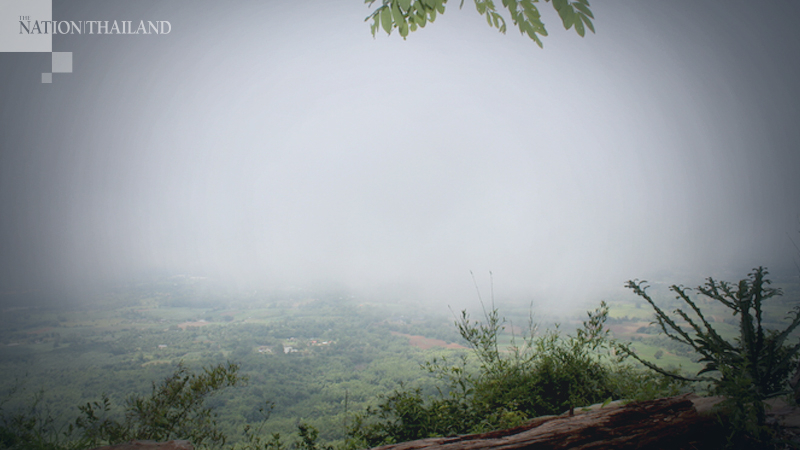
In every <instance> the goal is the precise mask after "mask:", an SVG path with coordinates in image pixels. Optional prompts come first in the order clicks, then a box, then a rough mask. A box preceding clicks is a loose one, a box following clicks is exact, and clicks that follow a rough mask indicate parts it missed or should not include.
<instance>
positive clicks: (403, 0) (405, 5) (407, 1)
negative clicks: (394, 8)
mask: <svg viewBox="0 0 800 450" xmlns="http://www.w3.org/2000/svg"><path fill="white" fill-rule="evenodd" d="M397 4H398V6H400V9H402V10H403V11H405V12H408V10H410V9H411V0H397Z"/></svg>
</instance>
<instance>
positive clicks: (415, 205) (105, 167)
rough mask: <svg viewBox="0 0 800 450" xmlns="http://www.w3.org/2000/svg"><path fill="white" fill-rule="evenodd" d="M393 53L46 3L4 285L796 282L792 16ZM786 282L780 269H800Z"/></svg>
mask: <svg viewBox="0 0 800 450" xmlns="http://www.w3.org/2000/svg"><path fill="white" fill-rule="evenodd" d="M451 3H453V4H452V5H449V6H448V10H447V12H446V14H445V15H444V16H441V17H439V18H437V20H436V22H435V23H434V24H431V25H429V26H428V27H426V28H425V29H422V30H420V31H417V32H415V33H411V34H410V36H409V37H408V39H406V40H403V39H402V38H400V36H398V35H397V34H396V33H393V34H392V36H388V37H387V36H385V35H378V36H377V37H376V38H375V39H373V38H372V36H371V35H370V32H369V25H368V24H366V23H364V21H363V19H364V18H365V17H366V16H367V15H368V14H369V13H370V11H371V10H370V9H368V8H367V7H366V6H365V5H364V4H363V2H361V1H359V0H335V1H334V0H325V1H316V0H312V1H306V2H295V1H272V0H261V1H247V0H233V1H226V2H221V1H208V0H203V1H194V0H193V1H189V0H138V1H136V2H126V1H109V0H102V1H100V0H72V1H69V2H61V1H59V2H53V17H54V18H55V19H57V20H134V21H138V20H167V21H169V22H170V23H171V26H172V30H171V32H170V34H168V35H151V36H129V35H128V36H126V35H119V36H118V35H58V36H55V37H54V38H53V49H54V51H71V52H73V73H71V74H55V75H54V77H53V83H52V84H42V83H41V82H40V81H41V78H40V73H41V72H47V71H49V64H50V61H49V57H48V55H46V54H34V53H30V54H13V53H4V54H0V80H1V84H0V86H2V87H0V150H1V151H2V153H0V208H2V209H1V211H2V216H0V291H1V292H3V293H4V295H10V293H14V292H25V291H41V292H47V293H48V294H47V295H52V296H56V297H57V296H62V297H64V298H78V297H80V293H81V292H85V291H86V290H87V289H90V288H92V287H97V286H109V285H114V284H115V283H125V282H129V281H130V280H137V279H146V278H147V277H155V276H171V275H176V274H191V275H196V276H204V277H208V278H210V279H214V280H218V281H219V282H220V283H226V284H230V285H231V286H235V287H237V288H247V289H250V288H259V289H272V288H285V287H287V286H301V287H302V286H336V287H337V288H344V289H347V290H349V291H352V292H354V293H359V292H363V293H369V294H370V295H372V296H375V297H379V296H380V295H382V294H385V295H386V297H387V298H395V297H397V296H401V297H408V298H415V299H424V300H425V301H430V302H433V304H436V302H439V303H441V304H442V305H446V304H454V305H458V304H460V302H464V301H467V300H465V299H468V300H472V299H473V298H474V296H475V294H474V287H473V284H472V280H471V278H470V270H472V271H473V272H474V273H475V274H476V277H477V278H478V279H479V283H480V284H482V285H483V286H486V285H487V283H488V272H489V271H492V272H493V274H494V284H495V289H496V292H498V295H500V296H504V297H507V298H514V299H520V300H525V301H528V300H534V301H536V302H540V303H543V304H550V305H556V304H557V305H570V304H576V303H579V302H582V301H585V300H599V299H600V298H603V297H604V296H607V295H613V293H616V292H620V291H621V287H622V285H623V284H624V282H625V281H626V280H628V279H631V278H646V279H651V280H662V279H664V280H666V281H669V282H677V283H688V284H692V283H696V282H697V281H698V280H699V279H702V277H705V276H709V275H714V276H723V277H727V278H729V279H733V278H734V277H736V279H738V278H743V277H744V276H745V275H746V274H747V272H748V271H749V269H751V268H752V267H754V266H757V265H765V266H768V267H769V268H770V269H772V270H773V272H774V273H788V274H792V273H794V274H796V270H795V269H794V265H793V258H796V257H797V252H796V250H795V249H794V247H793V246H792V243H791V240H790V238H794V239H795V241H800V239H798V238H800V234H798V226H800V222H798V217H799V215H800V177H798V176H797V173H796V172H797V170H798V168H800V151H798V142H800V127H798V118H800V110H799V109H798V100H800V81H798V77H797V74H798V73H799V72H798V58H797V55H800V37H799V36H798V34H797V33H796V26H795V24H794V21H795V20H796V19H795V18H796V17H797V15H798V13H800V5H798V4H797V3H796V2H786V1H774V2H756V1H748V2H743V1H731V2H726V4H725V6H724V8H720V5H719V2H712V1H697V0H693V1H688V0H681V1H670V2H664V1H654V0H653V1H635V2H632V1H613V0H603V1H602V2H599V1H598V2H593V10H594V12H595V16H596V21H595V25H596V29H597V33H596V34H595V35H591V34H590V35H588V36H587V37H586V38H583V39H581V38H580V37H578V36H577V35H575V33H574V32H573V31H569V32H567V31H565V30H563V28H562V27H561V24H560V22H559V19H558V18H557V17H556V16H555V15H554V14H553V13H551V11H550V10H551V9H552V8H551V5H549V4H544V3H543V4H541V8H542V10H543V13H544V17H545V19H546V20H545V23H546V24H547V26H548V30H549V31H550V36H549V37H547V38H545V40H544V49H539V48H538V47H537V46H536V45H535V44H534V43H533V42H531V41H530V40H528V39H527V38H524V37H521V36H520V35H519V34H518V33H516V32H514V31H513V29H511V27H510V29H509V32H508V34H507V35H502V34H500V33H498V32H497V31H496V30H494V29H491V28H489V27H488V26H486V23H485V19H483V18H482V17H480V16H479V15H478V14H477V13H476V12H475V11H474V7H473V6H471V5H470V4H469V2H467V4H465V5H464V8H463V10H459V9H458V7H457V6H458V5H457V2H451ZM793 271H794V272H793Z"/></svg>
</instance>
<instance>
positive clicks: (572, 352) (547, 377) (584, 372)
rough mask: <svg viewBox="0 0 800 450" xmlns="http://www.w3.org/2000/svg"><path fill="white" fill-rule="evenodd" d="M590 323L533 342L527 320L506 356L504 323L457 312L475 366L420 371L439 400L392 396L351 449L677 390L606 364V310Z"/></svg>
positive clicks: (357, 430)
mask: <svg viewBox="0 0 800 450" xmlns="http://www.w3.org/2000/svg"><path fill="white" fill-rule="evenodd" d="M588 316H589V318H588V320H586V321H584V322H583V327H581V328H579V329H578V330H577V331H576V333H575V335H574V336H572V335H566V336H562V335H561V334H560V332H559V330H558V329H557V328H556V330H553V331H548V332H546V333H545V334H544V335H542V336H536V333H535V327H534V326H533V323H532V322H533V321H532V320H531V321H530V324H529V327H528V333H527V334H526V335H524V336H523V337H522V342H520V343H519V345H516V340H515V339H513V340H512V345H511V346H510V347H509V348H508V349H501V348H500V347H499V345H498V337H499V334H500V332H501V331H503V324H504V322H505V320H504V319H501V318H500V315H499V313H498V311H497V309H496V308H494V307H493V308H492V309H491V310H490V311H488V312H487V311H486V310H485V309H484V320H483V321H473V320H472V319H470V317H469V315H468V314H467V313H466V311H462V313H461V316H460V318H458V319H457V320H456V323H455V325H456V328H457V329H458V331H459V333H460V334H461V336H462V337H463V338H464V340H465V341H466V342H467V344H468V345H469V347H470V348H471V350H472V352H471V355H473V356H474V358H475V360H476V361H475V362H474V363H472V362H470V360H469V359H468V356H467V355H461V356H460V357H459V358H458V359H457V361H456V362H455V363H451V362H450V361H448V360H447V359H446V358H439V359H434V360H432V361H430V362H428V363H426V364H423V368H424V369H425V370H426V371H428V372H429V373H430V374H432V375H433V376H435V377H436V378H438V379H439V380H440V381H441V382H442V383H443V386H442V387H440V388H438V389H439V392H438V393H439V395H438V396H433V397H429V398H425V397H424V396H423V395H422V391H421V390H420V389H413V390H406V389H403V388H401V389H398V390H395V391H394V392H392V394H390V395H388V396H386V397H384V398H383V401H382V402H381V403H380V404H379V405H378V407H377V408H368V409H367V410H366V411H365V412H364V413H362V414H359V415H356V417H355V419H354V423H353V425H352V427H351V428H350V430H349V431H348V433H349V435H350V436H351V438H353V439H354V441H355V442H358V443H361V444H363V445H364V446H376V445H382V444H390V443H397V442H405V441H410V440H415V439H420V438H426V437H433V436H448V435H454V434H464V433H477V432H485V431H490V430H495V429H500V428H510V427H513V426H516V425H520V424H522V423H523V422H525V421H526V420H528V419H530V418H532V417H536V416H539V415H545V414H560V413H562V412H564V411H565V410H569V411H570V412H572V411H573V410H574V408H576V407H579V406H584V405H590V404H593V403H599V402H603V401H604V400H605V401H610V399H611V398H631V399H637V400H639V399H642V400H643V399H647V398H656V397H658V396H662V395H669V394H670V393H673V392H675V391H676V390H677V389H678V388H679V387H680V386H681V382H676V381H675V380H673V379H671V378H666V377H663V376H660V375H652V374H648V373H646V372H643V371H642V370H639V369H636V368H634V367H631V366H628V365H622V364H618V363H617V362H616V359H612V358H611V357H610V356H611V352H612V350H613V348H614V342H613V341H612V340H610V339H609V338H608V330H607V329H606V328H605V326H604V324H605V321H606V319H607V317H608V307H607V305H606V304H605V303H604V302H603V303H601V305H600V307H599V308H597V309H596V310H595V311H592V312H589V313H588ZM632 380H633V381H636V382H633V383H631V381H632ZM675 393H677V392H675Z"/></svg>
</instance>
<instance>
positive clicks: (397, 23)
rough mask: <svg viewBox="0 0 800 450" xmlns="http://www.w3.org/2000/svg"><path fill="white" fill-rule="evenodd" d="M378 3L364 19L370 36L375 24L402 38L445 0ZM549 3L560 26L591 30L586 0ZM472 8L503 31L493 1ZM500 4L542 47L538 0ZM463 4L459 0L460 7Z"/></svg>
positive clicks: (477, 0)
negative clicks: (370, 21) (367, 22)
mask: <svg viewBox="0 0 800 450" xmlns="http://www.w3.org/2000/svg"><path fill="white" fill-rule="evenodd" d="M375 1H376V0H365V1H364V3H367V4H369V5H370V6H371V5H372V4H374V3H375ZM382 1H383V3H382V4H381V6H380V7H378V8H376V9H375V10H374V11H373V12H372V14H370V15H369V16H368V17H367V19H366V20H367V21H369V20H370V19H372V24H371V26H370V28H371V30H372V35H373V36H374V35H375V34H376V33H377V32H378V29H379V28H382V29H383V30H384V31H385V32H386V33H387V34H391V33H392V30H394V29H397V31H398V32H399V33H400V36H402V37H403V38H404V39H405V37H406V36H408V33H409V31H416V30H417V29H418V28H423V27H425V25H426V24H427V23H428V22H433V21H434V20H436V15H437V14H444V11H445V7H446V5H447V0H382ZM544 1H545V2H546V3H551V4H552V5H553V8H555V10H556V11H557V12H558V15H559V17H560V18H561V22H562V23H563V25H564V28H565V29H567V30H569V29H570V28H574V29H575V31H576V32H577V33H578V34H579V35H580V36H581V37H583V36H584V35H585V34H586V29H587V28H588V29H589V30H591V32H592V33H594V24H592V19H594V15H593V14H592V10H591V9H590V6H589V0H574V1H573V0H544ZM474 2H475V8H476V9H477V10H478V13H480V15H482V16H484V17H486V22H487V23H488V24H489V26H490V27H494V28H497V29H498V30H500V32H501V33H505V32H506V19H505V18H504V17H503V15H502V14H500V12H498V8H497V6H496V5H495V2H494V1H492V0H474ZM501 3H502V5H503V7H504V8H505V9H506V10H507V11H508V14H509V16H510V17H511V23H512V24H513V25H514V26H516V27H517V28H519V31H520V33H522V34H525V35H528V37H530V38H531V39H533V41H534V42H536V44H537V45H539V47H542V40H541V37H543V36H547V29H546V28H545V26H544V22H542V17H541V14H540V13H539V8H537V6H536V4H537V3H539V0H501ZM463 6H464V0H461V4H460V7H463Z"/></svg>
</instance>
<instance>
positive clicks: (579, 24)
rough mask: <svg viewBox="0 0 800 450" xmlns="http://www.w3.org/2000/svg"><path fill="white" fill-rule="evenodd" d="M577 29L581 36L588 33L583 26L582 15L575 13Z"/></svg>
mask: <svg viewBox="0 0 800 450" xmlns="http://www.w3.org/2000/svg"><path fill="white" fill-rule="evenodd" d="M575 19H576V20H575V31H577V32H578V35H579V36H580V37H583V36H584V35H585V34H586V30H585V29H584V28H583V21H581V16H580V15H578V14H576V15H575Z"/></svg>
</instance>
